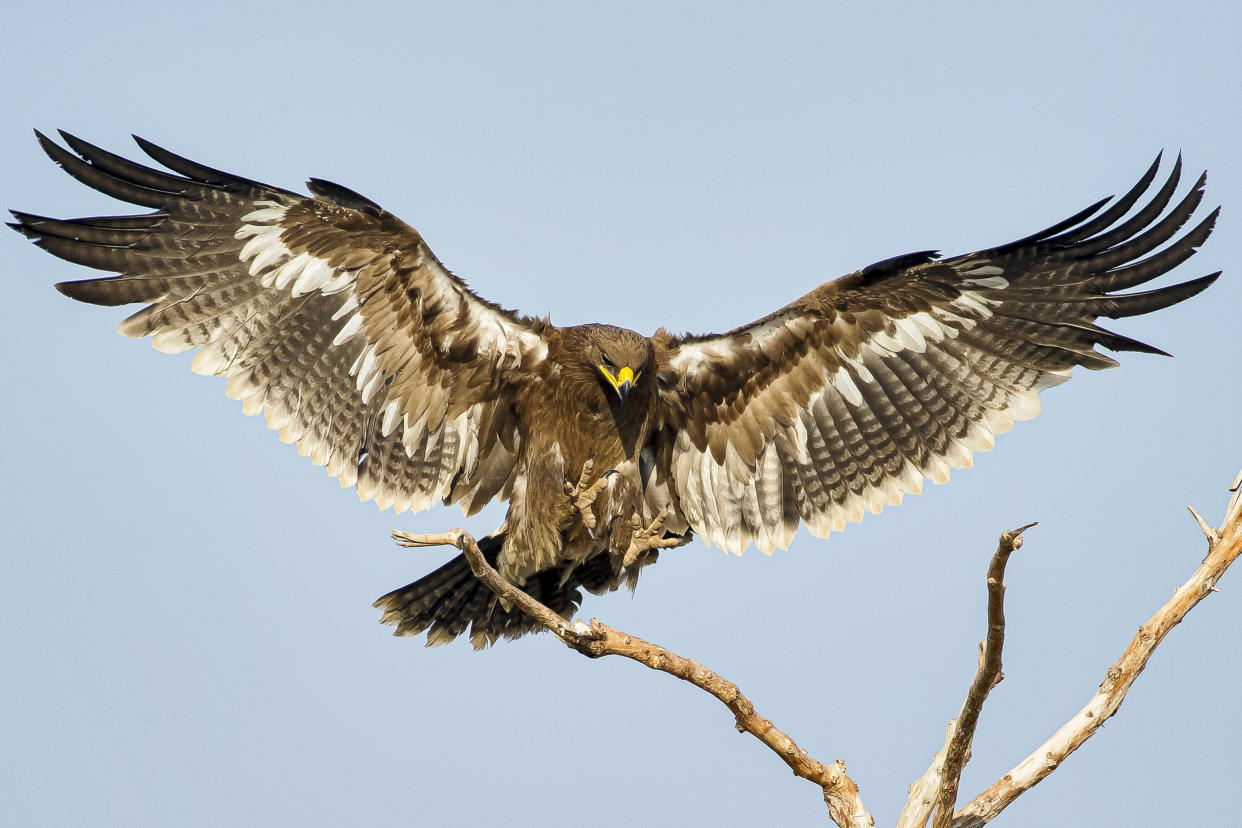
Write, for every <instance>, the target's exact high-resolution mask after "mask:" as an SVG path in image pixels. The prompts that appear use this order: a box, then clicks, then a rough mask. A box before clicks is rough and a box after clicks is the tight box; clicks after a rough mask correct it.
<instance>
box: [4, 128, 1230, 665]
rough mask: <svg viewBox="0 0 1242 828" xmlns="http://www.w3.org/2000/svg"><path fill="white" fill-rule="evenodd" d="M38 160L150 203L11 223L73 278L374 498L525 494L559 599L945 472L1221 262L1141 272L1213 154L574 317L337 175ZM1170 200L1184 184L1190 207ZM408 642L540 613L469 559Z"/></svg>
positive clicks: (820, 526) (504, 540) (512, 557)
mask: <svg viewBox="0 0 1242 828" xmlns="http://www.w3.org/2000/svg"><path fill="white" fill-rule="evenodd" d="M61 136H62V138H63V140H64V141H65V144H66V145H67V146H68V148H69V149H65V148H64V147H62V146H60V145H59V144H57V143H55V142H53V141H51V140H49V139H48V138H47V137H45V136H43V135H38V139H39V142H40V144H41V145H42V147H43V149H44V150H45V151H46V152H47V154H48V155H49V156H50V157H51V158H52V160H53V161H55V162H56V163H57V164H59V165H60V166H61V167H62V168H63V169H64V170H65V171H66V172H67V173H69V174H70V175H71V176H73V177H74V178H76V179H78V180H79V181H81V182H82V183H84V184H86V185H87V186H90V187H92V188H94V189H96V190H99V191H101V192H103V193H106V194H108V195H110V196H113V197H115V198H118V199H120V200H122V201H126V202H129V203H131V204H135V205H138V206H140V207H144V208H148V210H149V212H143V213H139V214H135V215H123V216H107V217H91V218H78V219H65V220H61V219H53V218H46V217H42V216H36V215H32V214H29V213H22V212H16V211H15V212H14V213H13V215H14V217H15V219H16V221H15V222H14V223H13V224H11V225H10V226H12V227H13V228H14V229H16V230H17V231H18V232H20V233H22V234H24V235H26V236H27V237H29V238H30V239H32V240H34V242H35V244H37V245H39V246H40V247H42V248H43V249H45V250H47V251H48V252H50V253H52V254H53V255H56V256H59V257H60V258H62V259H66V260H68V261H70V262H73V263H76V264H80V265H85V266H87V267H92V268H96V269H99V270H103V271H107V272H109V273H113V274H117V275H113V276H108V277H104V278H94V279H86V280H82V281H72V282H63V283H61V284H59V285H57V287H58V288H59V289H60V290H61V292H63V293H64V294H66V295H67V296H70V297H72V298H74V299H77V300H80V301H83V302H90V303H93V304H98V305H124V304H131V303H139V304H141V305H143V307H142V309H140V310H139V311H138V312H137V313H135V314H133V315H132V316H130V317H129V318H127V319H126V320H125V321H123V322H122V323H121V325H120V331H121V333H123V334H125V335H126V336H131V337H146V336H149V337H151V338H152V343H153V344H154V345H155V347H156V348H158V349H160V350H161V351H166V352H169V353H177V352H181V351H187V350H197V354H196V355H195V357H194V361H193V364H192V367H193V369H194V370H195V371H196V372H198V373H201V374H210V375H214V376H219V377H224V378H226V379H227V380H228V387H227V393H228V395H229V396H230V397H233V398H235V399H238V400H240V401H241V402H242V408H243V410H244V411H245V412H246V413H247V414H258V413H259V412H262V413H263V415H264V416H265V418H266V420H267V423H268V425H269V426H270V427H271V428H273V429H275V430H277V431H278V432H279V434H280V439H281V440H283V441H285V442H288V443H294V444H296V445H297V447H298V452H299V453H300V454H303V455H305V456H308V457H310V458H311V461H312V462H314V463H315V464H317V465H320V466H323V467H324V468H325V469H326V470H327V471H328V473H329V474H331V475H333V476H334V477H336V478H338V479H339V480H340V483H341V485H342V486H353V487H356V488H357V491H358V494H359V496H360V497H361V498H362V499H363V500H374V501H375V502H376V503H378V504H379V505H380V506H381V507H382V508H388V507H391V508H393V509H395V510H396V511H398V512H404V511H420V510H422V509H426V508H428V507H429V506H432V505H433V504H435V503H438V502H444V503H457V504H459V505H460V507H461V508H462V510H463V511H465V512H466V513H467V514H469V513H473V512H475V511H477V510H478V509H480V508H482V506H483V505H484V504H486V503H488V502H489V501H491V500H494V499H500V500H503V501H507V502H508V504H509V506H508V512H507V515H506V521H505V523H504V525H502V526H501V527H500V528H499V529H497V530H496V531H495V532H493V533H491V534H490V535H488V536H486V537H484V538H483V539H481V541H480V546H481V548H482V549H483V551H484V553H485V554H486V555H487V556H488V558H489V559H490V560H491V561H492V562H493V563H494V565H496V566H497V568H498V569H499V570H500V571H501V573H502V574H503V575H504V576H505V577H506V578H508V579H509V580H510V581H512V582H513V583H515V584H517V585H519V586H522V587H523V588H524V589H525V590H526V591H528V592H529V593H531V594H532V595H533V596H534V597H536V598H537V599H539V600H541V601H543V602H544V603H545V604H548V605H549V606H550V607H552V609H554V610H556V611H557V612H560V613H562V614H563V615H565V616H566V617H569V616H570V615H571V614H572V613H573V612H574V611H575V610H576V609H577V607H578V604H579V603H580V601H581V600H582V593H581V590H582V589H583V588H585V589H587V590H589V591H591V592H595V593H600V592H605V591H608V590H613V589H616V588H618V587H619V586H620V585H622V584H626V585H628V586H630V587H631V588H633V586H634V585H635V583H636V582H637V578H638V575H639V572H640V571H641V570H642V569H643V567H645V566H647V565H649V564H650V563H652V562H654V561H655V560H656V558H657V557H658V555H659V551H660V550H661V549H664V548H669V547H673V546H678V545H680V544H682V543H685V542H687V541H688V540H689V539H690V538H691V537H692V536H693V535H695V534H697V535H699V536H700V537H702V538H703V539H704V540H705V541H708V542H710V543H712V544H714V545H716V546H718V547H721V548H723V549H726V550H729V551H732V552H737V553H739V554H740V553H741V552H742V551H743V550H745V549H746V548H747V547H748V546H750V545H752V544H753V545H755V546H757V547H759V548H760V549H762V550H763V551H765V552H769V551H771V550H772V549H774V548H778V547H782V548H783V547H785V546H787V545H788V544H789V542H790V541H791V540H792V538H793V536H794V534H795V533H796V531H797V530H798V527H799V526H801V525H805V526H806V527H807V528H808V529H809V530H810V531H811V532H812V533H814V534H816V535H819V536H824V535H827V534H828V533H830V532H833V531H839V530H841V529H842V528H844V526H845V524H846V523H848V522H851V521H857V520H860V519H861V518H862V516H863V514H864V513H865V512H876V513H878V512H879V511H881V510H882V509H883V507H884V506H889V505H895V504H897V503H900V502H901V499H902V497H903V496H904V495H906V494H915V493H918V492H919V491H920V489H921V487H922V485H923V482H924V481H925V480H932V481H934V482H938V483H939V482H944V481H946V480H947V479H948V476H949V472H950V470H951V469H956V468H962V467H964V466H968V465H970V462H971V457H972V454H973V452H976V451H983V450H986V449H989V448H991V447H992V444H993V439H994V436H995V435H996V434H999V433H1001V432H1004V431H1007V430H1008V429H1009V428H1010V427H1011V426H1012V425H1013V423H1014V422H1015V421H1017V420H1023V419H1028V418H1030V417H1032V416H1034V415H1035V414H1036V413H1038V411H1039V399H1038V394H1039V392H1041V391H1042V390H1044V389H1045V388H1048V387H1050V386H1053V385H1056V384H1058V383H1061V382H1064V381H1065V380H1067V379H1068V378H1069V377H1070V375H1071V373H1072V371H1073V369H1074V368H1075V367H1076V366H1084V367H1086V368H1089V369H1099V368H1108V367H1112V366H1114V365H1116V364H1117V363H1116V361H1115V360H1113V359H1112V358H1111V357H1109V356H1107V355H1106V354H1104V353H1101V352H1100V351H1099V350H1097V346H1102V347H1104V348H1106V349H1108V350H1111V351H1145V352H1148V353H1157V354H1158V353H1163V352H1162V351H1160V350H1159V349H1157V348H1154V347H1152V346H1150V345H1146V344H1144V343H1142V342H1138V341H1136V340H1134V339H1131V338H1129V337H1126V336H1124V335H1122V334H1118V333H1114V332H1112V331H1110V330H1108V329H1106V328H1104V327H1102V326H1100V325H1098V324H1097V320H1098V319H1099V318H1101V317H1107V318H1110V319H1118V318H1121V317H1126V316H1135V315H1138V314H1144V313H1150V312H1152V311H1156V310H1159V309H1161V308H1165V307H1168V306H1170V305H1173V304H1176V303H1178V302H1181V301H1183V300H1185V299H1187V298H1189V297H1191V296H1194V295H1195V294H1197V293H1199V292H1200V291H1202V290H1204V289H1205V288H1207V287H1208V286H1209V285H1210V284H1211V283H1212V282H1213V281H1214V280H1215V279H1216V278H1217V276H1218V275H1219V273H1214V274H1211V275H1207V276H1203V277H1201V278H1197V279H1193V280H1190V281H1186V282H1182V283H1180V284H1175V285H1171V286H1166V287H1159V288H1155V289H1148V290H1138V291H1131V289H1132V288H1136V287H1139V286H1141V285H1144V284H1146V283H1147V282H1150V281H1151V280H1153V279H1155V278H1157V277H1158V276H1161V275H1162V274H1164V273H1166V272H1168V271H1170V270H1172V269H1173V268H1175V267H1177V266H1178V265H1180V264H1181V263H1182V262H1184V261H1185V260H1186V259H1187V258H1189V257H1190V256H1191V255H1192V254H1193V253H1194V252H1195V250H1196V249H1197V248H1198V247H1199V246H1200V245H1201V244H1203V242H1204V241H1205V240H1206V239H1207V237H1208V235H1209V234H1210V233H1211V231H1212V227H1213V225H1214V223H1215V219H1216V215H1217V212H1218V211H1217V210H1213V211H1211V212H1210V213H1208V214H1207V215H1206V216H1205V217H1204V218H1202V219H1201V220H1199V221H1198V222H1197V223H1195V224H1193V225H1192V226H1191V228H1190V229H1189V230H1188V231H1185V232H1182V228H1183V227H1185V226H1186V225H1187V223H1188V222H1190V220H1191V218H1192V217H1193V215H1194V214H1195V212H1196V211H1197V209H1198V208H1199V205H1200V202H1201V201H1202V198H1203V187H1204V182H1205V178H1206V174H1205V175H1204V176H1201V177H1200V178H1199V179H1198V180H1197V181H1196V182H1195V183H1194V184H1193V185H1192V186H1191V187H1190V189H1189V191H1188V192H1187V193H1185V194H1184V195H1182V196H1181V197H1180V198H1179V199H1176V200H1175V199H1174V196H1175V194H1176V192H1177V190H1178V184H1179V182H1180V178H1181V170H1182V165H1181V159H1180V158H1178V160H1177V161H1176V162H1175V163H1174V164H1173V168H1172V172H1171V173H1170V175H1169V176H1168V178H1167V179H1166V180H1165V181H1164V183H1163V184H1162V185H1161V186H1159V187H1158V188H1157V189H1156V191H1155V193H1154V195H1151V196H1149V197H1148V200H1147V201H1145V202H1143V203H1141V204H1140V202H1142V199H1143V197H1144V195H1145V194H1146V193H1147V192H1148V191H1149V189H1150V188H1151V186H1152V185H1153V183H1154V182H1155V180H1156V175H1157V172H1158V170H1159V166H1160V159H1159V158H1157V160H1156V162H1155V163H1153V164H1152V166H1151V168H1150V169H1148V171H1147V172H1146V173H1145V174H1144V175H1143V177H1142V178H1141V179H1140V181H1139V182H1138V183H1137V184H1136V185H1135V186H1134V187H1133V188H1132V189H1131V190H1130V191H1128V192H1127V193H1126V194H1125V195H1123V196H1121V197H1119V198H1116V199H1104V200H1102V201H1100V202H1098V203H1096V204H1093V205H1091V206H1090V207H1088V208H1087V209H1085V210H1083V211H1081V212H1079V213H1077V214H1075V215H1074V216H1071V217H1070V218H1068V219H1066V220H1065V221H1062V222H1059V223H1058V224H1055V225H1053V226H1052V227H1049V228H1047V229H1046V230H1043V231H1040V232H1038V233H1034V234H1032V235H1030V236H1027V237H1026V238H1023V239H1020V240H1018V241H1016V242H1011V243H1009V244H1004V245H1000V246H998V247H994V248H991V249H989V250H983V251H979V252H977V253H970V254H967V255H963V256H955V257H952V258H946V259H941V258H940V257H939V256H938V254H936V253H935V252H932V251H924V252H919V253H912V254H909V255H905V256H899V257H896V258H893V259H889V260H886V261H883V262H880V263H878V264H874V265H871V266H870V267H866V268H863V269H862V270H859V271H857V272H855V273H851V274H849V275H846V276H843V277H841V278H839V279H836V280H834V281H830V282H827V283H825V284H822V285H820V286H819V287H816V288H815V289H813V290H811V291H810V292H809V293H807V294H806V295H805V296H803V297H801V298H800V299H797V300H795V301H793V302H791V303H790V304H788V305H786V306H785V307H783V308H781V309H780V310H777V311H775V312H773V313H771V314H769V315H767V316H765V317H763V318H762V319H759V320H757V321H755V322H753V323H751V324H749V325H744V326H742V327H740V328H737V329H735V330H732V331H729V332H728V333H724V334H711V335H708V336H675V335H671V334H669V333H667V332H666V331H665V330H663V329H661V330H659V331H656V332H655V333H654V334H652V335H651V336H643V335H640V334H638V333H635V332H633V331H629V330H625V329H623V328H619V327H615V326H611V325H602V324H593V325H582V326H577V327H569V328H561V327H557V326H555V325H553V324H551V322H549V321H548V320H544V319H535V318H531V317H527V316H522V315H520V314H518V313H515V312H513V311H509V310H505V309H503V308H501V307H499V306H497V305H495V304H493V303H491V302H488V301H486V300H485V299H482V298H480V297H479V296H477V295H476V294H474V293H473V292H472V291H471V290H470V289H469V288H468V287H467V286H466V284H465V283H464V282H463V281H462V280H461V279H459V278H457V277H456V276H454V275H453V274H452V273H451V272H450V271H449V270H448V269H447V268H446V267H445V266H444V265H443V264H441V262H440V260H439V259H438V258H436V256H435V254H434V253H433V252H432V251H431V249H430V248H429V247H428V246H427V244H426V242H425V241H424V240H423V238H422V236H420V235H419V233H418V232H417V231H416V230H415V229H414V228H412V227H410V226H409V225H407V224H405V223H404V222H402V221H401V220H400V219H398V218H396V217H395V216H393V215H392V214H391V213H389V212H388V211H386V210H385V209H383V208H382V207H380V206H379V205H378V204H376V203H375V202H373V201H371V200H370V199H368V198H365V197H364V196H361V195H359V194H358V193H355V192H353V191H352V190H349V189H347V188H345V187H342V186H340V185H338V184H333V183H331V182H328V181H324V180H322V179H311V180H310V181H309V183H308V186H309V189H310V192H311V195H309V196H307V195H303V194H299V193H295V192H292V191H289V190H284V189H281V188H278V187H273V186H269V185H266V184H261V183H259V182H257V181H252V180H250V179H246V178H241V177H239V176H235V175H231V174H228V173H225V172H222V171H220V170H216V169H213V168H211V167H206V166H203V165H202V164H198V163H196V162H193V161H190V160H189V159H186V158H183V157H181V156H179V155H175V154H173V153H171V152H169V151H167V150H165V149H162V148H161V147H158V146H156V145H154V144H152V143H150V142H148V141H145V140H142V139H139V138H136V139H135V140H137V142H138V145H139V147H141V149H142V150H143V151H144V152H145V153H146V154H147V155H149V156H150V157H151V158H152V159H153V160H154V161H156V162H157V163H158V164H159V165H160V166H161V167H163V168H164V169H157V168H154V167H149V166H146V165H142V164H138V163H135V162H133V161H130V160H128V159H126V158H124V157H122V156H119V155H115V154H113V153H110V152H107V151H105V150H103V149H100V148H99V147H96V146H94V145H92V144H89V143H87V142H85V141H83V140H81V139H79V138H76V137H74V136H72V135H69V134H67V133H64V132H62V133H61ZM1170 205H1171V206H1170ZM376 606H377V607H380V608H381V609H382V610H383V613H384V614H383V620H384V621H385V622H387V623H391V624H394V625H396V628H397V630H396V631H397V634H401V635H416V634H419V633H423V632H426V633H427V641H428V643H429V644H439V643H445V642H447V641H451V640H452V639H454V638H456V637H458V636H460V635H462V634H466V633H468V634H469V637H470V639H471V641H472V642H473V643H474V645H475V646H476V647H481V646H486V645H488V644H490V643H493V642H495V641H496V640H498V639H500V638H513V637H517V636H519V635H522V634H523V633H525V632H529V631H532V630H534V629H536V625H535V624H534V623H533V622H531V621H529V620H528V619H527V618H525V616H523V615H522V614H521V613H520V612H519V611H518V610H516V609H515V608H512V607H508V606H506V605H504V604H502V603H500V602H498V601H497V599H496V598H495V596H494V595H493V594H492V593H491V592H490V591H489V590H487V589H486V588H485V587H483V585H482V584H481V583H480V582H478V581H477V580H476V579H475V578H474V575H473V574H472V573H471V572H470V568H469V566H468V565H467V564H466V562H465V559H464V558H463V557H461V556H459V557H457V558H455V559H453V560H451V561H449V562H448V563H447V564H445V565H444V566H442V567H440V568H439V569H437V570H436V571H434V572H432V573H431V574H429V575H427V576H425V577H423V578H422V579H420V580H418V581H416V582H414V583H412V584H410V585H408V586H406V587H402V588H401V589H397V590H394V591H393V592H391V593H389V594H388V595H385V596H383V597H382V598H380V599H379V600H378V601H377V602H376Z"/></svg>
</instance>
